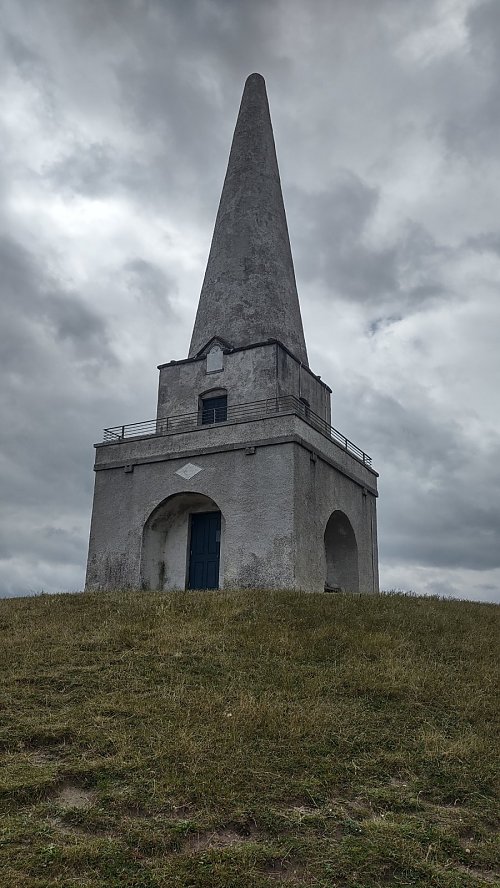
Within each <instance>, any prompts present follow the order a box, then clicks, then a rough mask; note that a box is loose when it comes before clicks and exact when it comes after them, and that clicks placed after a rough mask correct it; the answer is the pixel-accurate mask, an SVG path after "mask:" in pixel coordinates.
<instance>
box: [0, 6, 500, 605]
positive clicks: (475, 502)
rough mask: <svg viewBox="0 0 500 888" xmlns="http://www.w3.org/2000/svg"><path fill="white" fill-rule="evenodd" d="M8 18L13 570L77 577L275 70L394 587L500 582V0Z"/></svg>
mask: <svg viewBox="0 0 500 888" xmlns="http://www.w3.org/2000/svg"><path fill="white" fill-rule="evenodd" d="M0 26H1V31H2V38H1V39H2V45H1V48H0V89H1V96H0V139H1V155H2V160H3V163H2V167H1V172H0V256H1V258H0V282H1V303H0V340H1V341H0V357H1V362H2V377H1V379H2V384H1V386H0V411H1V427H0V435H1V442H0V492H1V517H0V594H1V595H4V596H5V595H7V596H8V595H23V594H27V593H32V592H39V591H41V590H45V591H48V592H52V591H58V590H70V591H72V590H78V589H81V588H82V585H83V578H84V567H85V561H86V554H87V542H88V530H89V521H90V510H91V500H92V488H93V472H92V464H93V456H94V451H93V446H92V445H93V443H94V442H95V441H98V440H100V437H101V430H102V428H103V427H104V426H110V425H117V424H121V423H127V422H134V421H139V420H146V419H150V418H152V417H153V416H154V414H155V407H156V392H157V370H156V366H157V364H159V363H161V362H165V361H169V360H171V359H177V358H183V357H185V356H186V355H187V350H188V344H189V339H190V334H191V328H192V324H193V320H194V315H195V311H196V305H197V300H198V296H199V292H200V288H201V282H202V278H203V273H204V266H205V263H206V259H207V255H208V250H209V246H210V239H211V235H212V229H213V223H214V220H215V214H216V211H217V205H218V200H219V196H220V190H221V187H222V182H223V178H224V173H225V167H226V163H227V157H228V153H229V147H230V141H231V136H232V131H233V128H234V124H235V121H236V114H237V110H238V105H239V101H240V97H241V91H242V89H243V84H244V80H245V78H246V77H247V75H248V74H250V73H251V72H252V71H259V72H260V73H262V74H263V75H264V77H265V78H266V82H267V89H268V96H269V101H270V107H271V115H272V119H273V126H274V133H275V139H276V144H277V152H278V161H279V164H280V170H281V178H282V184H283V192H284V198H285V205H286V209H287V215H288V223H289V229H290V239H291V243H292V250H293V254H294V259H295V270H296V275H297V282H298V288H299V295H300V300H301V306H302V314H303V320H304V327H305V334H306V339H307V344H308V350H309V360H310V364H311V367H312V369H313V370H314V371H315V372H316V373H320V374H321V375H322V377H323V378H324V379H325V381H327V382H328V383H329V384H330V385H331V387H332V388H333V391H334V394H333V417H334V418H333V423H334V425H335V426H336V427H337V428H339V429H340V430H341V431H342V432H343V433H344V434H346V435H347V436H348V437H350V438H351V439H352V440H353V441H355V442H356V443H357V444H358V445H359V446H360V447H362V448H363V449H364V450H365V451H367V452H368V453H370V454H371V456H372V458H373V461H374V466H375V468H376V469H377V470H378V471H379V472H380V485H379V486H380V499H379V502H378V508H379V546H380V562H381V565H380V573H381V586H382V588H385V589H391V588H399V589H404V590H413V591H414V592H416V593H420V594H431V593H438V594H443V595H452V596H460V597H468V598H474V599H479V600H500V591H499V587H500V545H499V527H500V472H499V465H500V459H499V456H500V453H499V450H500V448H499V441H500V417H499V410H498V407H499V400H500V398H499V395H498V387H499V383H500V359H499V353H500V349H499V347H498V340H499V332H500V300H499V282H500V218H499V211H498V206H499V194H498V189H499V185H498V183H499V181H500V152H499V144H500V2H499V0H240V2H237V0H37V2H33V0H0Z"/></svg>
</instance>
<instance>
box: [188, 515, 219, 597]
mask: <svg viewBox="0 0 500 888" xmlns="http://www.w3.org/2000/svg"><path fill="white" fill-rule="evenodd" d="M219 561H220V512H195V513H194V514H193V515H191V543H190V552H189V588H190V589H218V588H219Z"/></svg>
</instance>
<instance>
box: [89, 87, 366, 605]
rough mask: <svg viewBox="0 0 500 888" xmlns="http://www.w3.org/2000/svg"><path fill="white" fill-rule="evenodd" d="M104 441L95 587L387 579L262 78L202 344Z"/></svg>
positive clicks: (250, 106) (237, 154) (234, 168)
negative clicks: (305, 287) (300, 259)
mask: <svg viewBox="0 0 500 888" xmlns="http://www.w3.org/2000/svg"><path fill="white" fill-rule="evenodd" d="M159 371H160V379H159V390H158V409H157V416H156V419H153V420H151V421H150V422H146V423H132V424H130V425H124V426H119V427H117V428H110V429H106V430H105V432H104V440H103V442H102V443H100V444H97V445H96V462H95V472H96V476H95V493H94V506H93V513H92V525H91V532H90V545H89V557H88V567H87V581H86V585H87V588H119V587H135V588H146V589H185V588H188V589H212V588H218V587H223V586H224V587H226V588H241V587H258V588H273V589H276V588H283V589H303V590H306V591H316V592H322V591H324V590H331V591H333V590H340V589H342V590H347V591H353V592H357V591H363V592H375V591H377V590H378V567H377V523H376V508H375V506H376V496H377V477H378V476H377V473H376V472H375V471H374V469H373V468H372V466H371V460H370V458H369V457H368V456H367V455H366V453H364V452H363V451H362V450H360V449H359V448H358V447H357V446H356V445H355V444H353V443H352V442H351V441H349V440H348V439H347V438H345V437H344V435H342V434H341V433H340V432H338V431H336V429H334V428H332V426H331V414H330V394H331V389H330V388H329V387H328V386H327V385H326V384H325V383H324V382H322V380H321V379H320V377H319V376H316V375H315V374H314V373H313V372H312V370H310V368H309V363H308V359H307V350H306V344H305V339H304V332H303V329H302V320H301V316H300V307H299V300H298V295H297V288H296V284H295V274H294V269H293V261H292V254H291V251H290V243H289V239H288V230H287V223H286V217H285V209H284V205H283V197H282V193H281V184H280V177H279V172H278V164H277V160H276V152H275V147H274V139H273V131H272V126H271V119H270V116H269V107H268V103H267V96H266V88H265V83H264V79H263V78H262V77H261V76H260V75H259V74H252V75H251V76H250V77H249V78H248V80H247V82H246V84H245V89H244V92H243V98H242V101H241V107H240V111H239V115H238V120H237V123H236V129H235V132H234V137H233V144H232V147H231V153H230V157H229V164H228V169H227V173H226V178H225V182H224V187H223V190H222V196H221V201H220V206H219V211H218V213H217V219H216V222H215V230H214V234H213V239H212V246H211V249H210V255H209V258H208V264H207V270H206V273H205V279H204V281H203V286H202V290H201V296H200V301H199V305H198V311H197V314H196V320H195V324H194V329H193V335H192V339H191V345H190V349H189V356H188V357H187V358H185V359H183V360H180V361H170V362H169V363H167V364H161V365H160V367H159Z"/></svg>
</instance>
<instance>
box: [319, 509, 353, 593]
mask: <svg viewBox="0 0 500 888" xmlns="http://www.w3.org/2000/svg"><path fill="white" fill-rule="evenodd" d="M325 559H326V580H325V591H327V592H332V591H342V592H359V568H358V546H357V543H356V537H355V535H354V530H353V529H352V525H351V522H350V521H349V518H348V517H347V515H345V514H344V512H341V511H339V510H336V511H335V512H333V513H332V514H331V515H330V518H329V519H328V523H327V525H326V529H325Z"/></svg>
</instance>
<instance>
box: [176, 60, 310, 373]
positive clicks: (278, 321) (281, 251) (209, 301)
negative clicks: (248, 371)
mask: <svg viewBox="0 0 500 888" xmlns="http://www.w3.org/2000/svg"><path fill="white" fill-rule="evenodd" d="M213 336H221V337H223V338H224V339H225V340H227V341H228V342H229V343H230V344H231V345H232V346H234V347H238V346H242V345H251V344H252V343H255V342H261V341H264V340H266V339H278V340H279V341H280V342H283V344H284V345H286V346H287V348H289V349H290V351H291V352H293V354H294V355H295V356H296V357H297V358H298V359H299V361H302V363H303V364H306V365H307V363H308V361H307V350H306V343H305V339H304V331H303V328H302V318H301V315H300V307H299V298H298V295H297V287H296V283H295V273H294V268H293V260H292V253H291V250H290V241H289V238H288V228H287V222H286V216H285V208H284V205H283V195H282V193H281V183H280V176H279V172H278V162H277V159H276V150H275V146H274V137H273V130H272V125H271V117H270V114H269V106H268V102H267V94H266V85H265V82H264V78H263V77H262V76H261V75H260V74H251V75H250V77H249V78H248V79H247V81H246V84H245V89H244V92H243V98H242V100H241V106H240V111H239V115H238V120H237V123H236V129H235V131H234V137H233V143H232V147H231V153H230V156H229V164H228V168H227V173H226V178H225V181H224V187H223V189H222V196H221V200H220V205H219V211H218V213H217V219H216V222H215V230H214V234H213V239H212V246H211V248H210V255H209V258H208V264H207V270H206V273H205V279H204V281H203V287H202V290H201V296H200V302H199V306H198V312H197V315H196V321H195V325H194V330H193V337H192V340H191V346H190V349H189V356H190V357H194V356H195V355H197V354H198V353H199V352H200V351H201V349H202V348H203V347H204V346H205V345H206V344H207V342H208V341H209V340H210V339H211V338H212V337H213Z"/></svg>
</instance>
